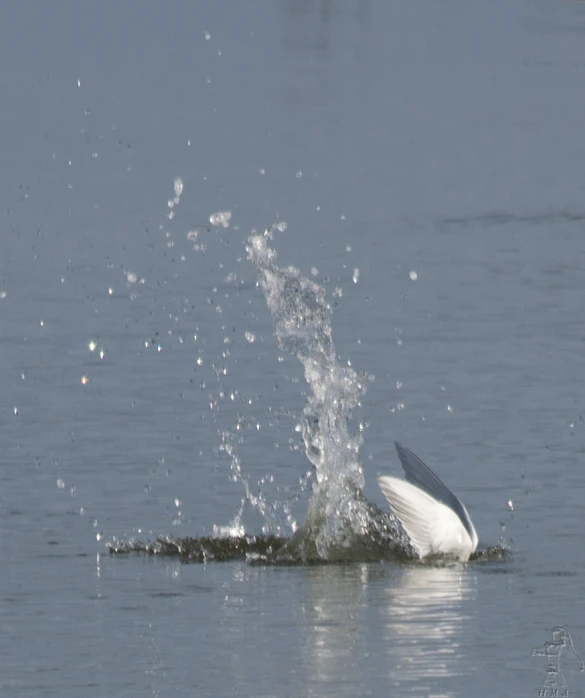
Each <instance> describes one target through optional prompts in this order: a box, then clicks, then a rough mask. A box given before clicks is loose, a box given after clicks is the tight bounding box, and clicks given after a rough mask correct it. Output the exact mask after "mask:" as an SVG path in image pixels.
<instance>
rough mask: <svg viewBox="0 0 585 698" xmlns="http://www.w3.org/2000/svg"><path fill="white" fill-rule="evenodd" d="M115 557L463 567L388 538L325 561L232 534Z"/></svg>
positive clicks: (484, 558)
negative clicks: (415, 551) (140, 555)
mask: <svg viewBox="0 0 585 698" xmlns="http://www.w3.org/2000/svg"><path fill="white" fill-rule="evenodd" d="M108 548H109V550H110V553H112V554H113V555H127V554H129V553H143V554H147V555H158V556H163V557H177V558H179V559H180V560H181V561H182V562H200V563H203V562H231V561H237V560H246V561H247V562H249V563H250V564H251V565H279V566H288V565H295V566H297V565H326V564H352V563H363V562H381V561H392V562H395V563H413V564H419V565H425V566H428V565H432V566H444V565H452V564H459V563H458V562H456V561H454V560H453V559H452V558H449V557H441V556H436V557H433V558H428V559H426V560H424V561H421V560H418V559H416V558H413V555H412V553H411V552H410V551H408V550H407V549H405V548H403V547H401V546H397V545H395V544H392V543H390V541H389V539H388V538H387V537H385V536H373V535H368V536H364V537H363V538H354V539H353V540H352V542H351V545H347V546H343V547H339V548H338V549H336V550H331V549H330V550H329V556H328V557H327V558H324V557H322V556H320V555H318V554H317V552H316V551H313V550H308V549H307V547H306V544H305V545H303V544H302V543H299V538H298V537H297V536H293V537H292V538H284V537H279V536H272V535H258V536H232V537H221V538H214V537H212V536H203V537H200V538H174V537H173V536H159V537H158V538H157V539H156V540H154V541H142V540H139V541H116V542H113V543H110V544H109V545H108ZM509 554H510V553H509V551H508V550H507V549H506V548H503V547H502V546H492V547H488V548H484V549H483V550H478V551H476V552H475V553H473V555H472V556H471V558H470V562H471V563H476V562H480V563H484V562H498V561H503V560H506V559H508V557H509Z"/></svg>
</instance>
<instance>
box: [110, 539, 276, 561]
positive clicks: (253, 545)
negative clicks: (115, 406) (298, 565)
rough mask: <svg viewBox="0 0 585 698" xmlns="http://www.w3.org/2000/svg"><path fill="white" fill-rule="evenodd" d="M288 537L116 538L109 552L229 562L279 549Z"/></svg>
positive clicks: (271, 553) (263, 554) (183, 559)
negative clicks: (130, 539)
mask: <svg viewBox="0 0 585 698" xmlns="http://www.w3.org/2000/svg"><path fill="white" fill-rule="evenodd" d="M287 541H288V539H287V538H280V537H278V536H232V537H229V538H227V537H226V538H224V537H222V538H213V537H212V536H202V537H201V538H174V537H173V536H159V537H158V538H157V539H156V540H154V541H142V540H137V541H116V542H113V543H109V544H108V548H109V550H110V552H111V553H113V554H116V555H120V554H127V553H146V554H148V555H162V556H165V557H178V558H180V559H181V560H182V561H184V562H228V561H232V560H245V559H247V558H248V557H249V556H269V555H274V554H275V553H277V552H278V551H279V550H281V549H282V548H283V547H284V545H285V544H286V543H287Z"/></svg>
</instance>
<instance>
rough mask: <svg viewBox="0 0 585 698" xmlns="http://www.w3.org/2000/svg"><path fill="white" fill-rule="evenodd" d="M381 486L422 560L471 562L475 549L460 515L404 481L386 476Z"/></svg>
mask: <svg viewBox="0 0 585 698" xmlns="http://www.w3.org/2000/svg"><path fill="white" fill-rule="evenodd" d="M378 483H379V484H380V489H381V490H382V492H383V493H384V495H385V497H386V499H387V500H388V502H389V503H390V506H391V507H392V509H393V510H394V512H395V514H396V516H397V517H398V518H399V519H400V523H401V524H402V526H403V527H404V530H405V531H406V533H408V536H409V538H410V540H411V541H412V543H413V544H414V545H415V547H416V548H417V550H418V552H419V554H420V557H421V558H424V557H426V556H427V555H430V554H433V553H434V554H438V553H442V554H451V555H456V556H457V557H458V558H460V559H461V560H468V559H469V556H470V554H471V553H472V552H473V550H475V545H474V542H473V539H472V538H471V536H470V535H469V533H468V531H467V529H466V528H465V527H464V526H463V524H462V522H461V519H460V518H459V516H458V514H457V513H455V512H454V511H453V510H452V509H450V508H449V507H448V506H446V505H445V504H443V503H442V502H440V501H438V500H436V499H434V498H433V497H431V496H430V495H429V494H427V492H424V491H423V490H422V489H420V488H419V487H417V486H416V485H413V484H411V483H409V482H405V481H404V480H399V479H398V478H395V477H390V476H388V475H384V476H382V477H379V478H378Z"/></svg>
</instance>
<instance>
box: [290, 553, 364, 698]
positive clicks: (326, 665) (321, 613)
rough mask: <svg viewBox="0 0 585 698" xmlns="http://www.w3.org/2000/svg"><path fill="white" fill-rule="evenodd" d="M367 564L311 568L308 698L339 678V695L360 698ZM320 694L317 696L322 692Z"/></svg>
mask: <svg viewBox="0 0 585 698" xmlns="http://www.w3.org/2000/svg"><path fill="white" fill-rule="evenodd" d="M370 570H371V566H369V565H366V564H363V565H355V566H353V565H352V566H347V567H345V566H342V567H315V568H313V569H312V570H311V572H312V574H311V576H310V580H309V589H308V592H307V596H306V601H305V603H304V605H303V615H304V616H305V620H306V626H305V629H306V635H305V648H304V650H305V652H304V654H305V660H306V663H307V674H308V677H307V678H308V686H309V691H308V695H309V696H319V695H322V690H323V686H327V685H331V684H335V683H337V682H338V681H339V679H340V677H343V688H344V690H343V695H359V694H360V691H359V687H360V685H363V684H362V681H361V671H363V669H362V659H363V657H364V656H365V655H366V652H367V637H366V631H365V627H367V624H364V622H363V618H362V614H363V613H362V612H363V609H364V607H365V596H366V587H367V583H368V580H369V572H370ZM320 691H321V692H320Z"/></svg>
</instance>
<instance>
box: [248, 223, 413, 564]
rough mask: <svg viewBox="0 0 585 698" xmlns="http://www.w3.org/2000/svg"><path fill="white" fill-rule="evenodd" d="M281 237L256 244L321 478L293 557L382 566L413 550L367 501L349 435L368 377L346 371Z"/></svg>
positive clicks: (252, 254)
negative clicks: (284, 253)
mask: <svg viewBox="0 0 585 698" xmlns="http://www.w3.org/2000/svg"><path fill="white" fill-rule="evenodd" d="M272 239H273V230H267V231H265V233H264V234H263V235H260V234H254V235H252V236H251V237H250V238H249V239H248V242H249V244H248V246H247V247H246V251H247V253H248V258H249V259H250V261H252V262H253V264H254V266H255V267H256V271H257V274H258V284H259V286H260V288H261V289H262V291H263V293H264V296H265V298H266V302H267V305H268V308H269V310H270V313H271V315H272V319H273V322H274V329H275V335H276V338H277V340H278V344H279V346H280V347H281V349H283V350H284V351H286V352H288V353H289V354H291V355H292V356H294V357H296V358H297V359H299V361H300V362H301V364H302V365H303V368H304V374H305V380H306V381H307V384H308V386H309V387H310V389H311V395H310V397H309V399H308V401H307V404H306V405H305V408H304V409H303V413H302V419H301V430H302V436H303V441H304V443H305V452H306V455H307V457H308V459H309V460H310V461H311V463H312V464H313V465H314V467H315V470H316V476H315V479H314V483H313V495H312V498H311V501H310V503H309V511H308V513H307V517H306V519H305V522H304V523H303V525H302V527H301V528H300V530H299V531H298V532H297V533H296V534H295V535H294V536H293V538H292V539H291V541H290V544H289V545H288V546H287V548H286V552H287V553H289V554H291V555H293V556H300V557H301V558H302V559H303V560H313V559H315V558H318V559H322V560H333V559H352V558H354V557H355V556H358V557H359V559H364V557H366V558H368V557H370V556H371V555H372V556H374V557H377V558H378V559H379V557H380V556H382V557H384V556H386V555H388V554H389V553H390V552H396V551H400V550H401V551H405V550H407V549H408V543H407V541H406V539H405V538H404V536H402V535H401V534H400V533H399V532H398V531H399V527H398V526H397V524H396V521H395V519H394V518H393V517H392V516H391V515H390V514H385V513H383V512H382V511H381V510H379V509H378V508H377V507H376V506H374V505H373V504H371V503H369V502H368V501H367V500H366V499H365V497H364V496H363V493H362V490H363V486H364V475H363V468H362V465H361V463H360V460H359V449H360V446H361V443H362V439H361V436H360V435H359V434H351V433H350V431H349V426H348V423H349V417H350V415H351V411H352V410H353V409H354V408H355V407H356V406H357V405H358V404H359V399H360V397H361V396H362V395H363V394H364V393H365V391H366V382H367V376H365V375H359V374H358V373H357V372H356V371H354V370H353V369H352V368H351V367H349V366H343V365H341V364H340V363H339V362H338V360H337V356H336V352H335V346H334V343H333V337H332V330H331V306H330V305H329V304H328V303H327V300H326V296H325V289H324V288H322V287H321V286H319V285H318V284H316V283H315V282H314V281H312V280H310V279H308V278H306V277H304V276H303V275H302V274H301V273H300V272H299V271H298V270H297V269H295V268H294V267H280V266H278V265H277V263H276V259H277V253H276V251H275V250H274V249H273V248H272V247H270V245H269V242H270V241H271V240H272Z"/></svg>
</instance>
